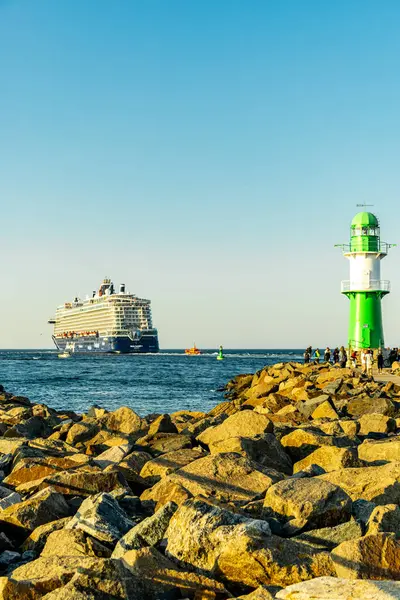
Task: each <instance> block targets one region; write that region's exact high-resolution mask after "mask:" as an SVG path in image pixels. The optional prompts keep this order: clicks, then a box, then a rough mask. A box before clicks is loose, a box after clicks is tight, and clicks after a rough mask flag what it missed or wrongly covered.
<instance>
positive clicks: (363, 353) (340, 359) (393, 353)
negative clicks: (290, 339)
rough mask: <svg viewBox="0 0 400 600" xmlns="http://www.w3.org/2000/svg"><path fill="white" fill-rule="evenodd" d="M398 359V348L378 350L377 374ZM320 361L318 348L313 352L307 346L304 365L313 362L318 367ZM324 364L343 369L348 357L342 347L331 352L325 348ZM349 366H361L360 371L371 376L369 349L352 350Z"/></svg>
mask: <svg viewBox="0 0 400 600" xmlns="http://www.w3.org/2000/svg"><path fill="white" fill-rule="evenodd" d="M399 359H400V356H399V349H398V348H392V349H390V348H386V349H385V348H383V349H382V348H380V349H379V350H378V354H377V367H378V372H379V373H381V372H382V369H383V368H384V366H388V367H391V366H392V364H393V363H394V361H397V360H399ZM320 360H321V352H320V350H319V348H316V349H315V350H314V352H313V349H312V346H308V348H306V350H305V352H304V363H305V364H307V363H310V362H311V361H313V363H314V364H316V365H318V364H319V362H320ZM323 360H324V362H328V363H330V362H333V364H338V363H339V365H340V366H341V367H342V368H344V367H345V366H346V365H347V361H348V356H347V352H346V349H345V348H344V346H341V347H340V348H335V349H334V350H333V351H331V349H330V348H329V346H327V347H326V349H325V351H324V357H323ZM350 361H351V365H352V366H353V367H354V368H355V367H357V365H358V363H360V365H361V370H362V372H363V373H365V374H367V375H368V376H370V377H371V376H372V365H373V363H374V354H373V350H371V348H362V349H361V350H359V351H357V350H352V351H351V353H350Z"/></svg>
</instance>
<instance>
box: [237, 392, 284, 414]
mask: <svg viewBox="0 0 400 600" xmlns="http://www.w3.org/2000/svg"><path fill="white" fill-rule="evenodd" d="M289 404H290V400H289V399H288V398H287V397H286V396H282V395H281V394H276V393H272V394H268V396H266V397H261V398H258V397H255V398H252V399H250V400H247V401H246V402H245V403H244V404H243V408H245V407H246V406H253V407H254V408H257V411H256V412H259V413H261V414H266V413H268V412H271V413H276V412H278V410H280V409H281V408H284V407H285V406H288V405H289Z"/></svg>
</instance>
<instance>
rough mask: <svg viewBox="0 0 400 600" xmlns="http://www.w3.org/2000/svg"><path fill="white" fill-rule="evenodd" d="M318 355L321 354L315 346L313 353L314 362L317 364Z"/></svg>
mask: <svg viewBox="0 0 400 600" xmlns="http://www.w3.org/2000/svg"><path fill="white" fill-rule="evenodd" d="M320 356H321V352H320V351H319V348H317V349H316V350H315V353H314V364H316V365H319V358H320Z"/></svg>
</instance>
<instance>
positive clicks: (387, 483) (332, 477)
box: [318, 462, 400, 504]
mask: <svg viewBox="0 0 400 600" xmlns="http://www.w3.org/2000/svg"><path fill="white" fill-rule="evenodd" d="M318 479H320V480H322V481H329V482H330V483H333V484H334V485H339V486H340V487H341V488H342V489H343V490H344V491H345V492H346V493H347V494H348V495H349V496H350V498H351V499H352V500H353V501H355V500H359V499H362V500H371V501H372V502H375V503H376V504H393V503H394V504H399V503H400V462H390V463H387V464H385V465H381V466H377V467H359V468H349V469H340V470H339V471H332V472H331V473H325V474H324V475H320V476H319V477H318Z"/></svg>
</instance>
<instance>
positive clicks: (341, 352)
mask: <svg viewBox="0 0 400 600" xmlns="http://www.w3.org/2000/svg"><path fill="white" fill-rule="evenodd" d="M339 363H340V367H341V368H342V369H344V368H345V366H346V363H347V353H346V350H345V349H344V346H340V350H339Z"/></svg>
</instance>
